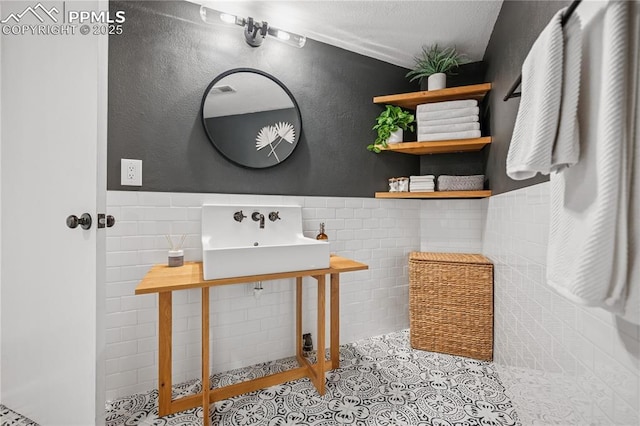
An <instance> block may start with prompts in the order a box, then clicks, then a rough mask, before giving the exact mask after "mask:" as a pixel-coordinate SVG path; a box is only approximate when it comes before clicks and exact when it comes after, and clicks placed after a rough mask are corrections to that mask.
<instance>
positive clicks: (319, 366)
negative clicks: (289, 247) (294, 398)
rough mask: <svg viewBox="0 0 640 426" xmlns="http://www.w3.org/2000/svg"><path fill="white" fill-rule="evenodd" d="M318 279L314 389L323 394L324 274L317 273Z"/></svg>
mask: <svg viewBox="0 0 640 426" xmlns="http://www.w3.org/2000/svg"><path fill="white" fill-rule="evenodd" d="M316 279H317V280H318V350H317V352H316V354H317V358H318V359H317V361H316V389H317V390H318V393H319V394H320V395H324V364H325V359H324V349H325V342H324V334H325V327H326V324H325V317H324V316H325V276H324V275H319V276H317V277H316Z"/></svg>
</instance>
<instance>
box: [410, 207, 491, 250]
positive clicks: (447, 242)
mask: <svg viewBox="0 0 640 426" xmlns="http://www.w3.org/2000/svg"><path fill="white" fill-rule="evenodd" d="M483 213H484V208H483V204H482V200H463V199H461V200H424V201H422V205H421V209H420V236H421V238H420V250H421V251H433V252H453V253H480V252H481V250H482V229H483V224H484V222H483V219H484V215H483Z"/></svg>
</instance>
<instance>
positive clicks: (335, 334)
mask: <svg viewBox="0 0 640 426" xmlns="http://www.w3.org/2000/svg"><path fill="white" fill-rule="evenodd" d="M329 346H330V348H331V349H330V350H331V368H332V369H334V368H340V274H331V340H330V342H329Z"/></svg>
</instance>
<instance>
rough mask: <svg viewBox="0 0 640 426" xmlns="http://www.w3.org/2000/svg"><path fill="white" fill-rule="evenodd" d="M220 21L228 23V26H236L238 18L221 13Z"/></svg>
mask: <svg viewBox="0 0 640 426" xmlns="http://www.w3.org/2000/svg"><path fill="white" fill-rule="evenodd" d="M220 20H222V21H224V22H226V23H227V24H235V23H236V17H235V16H234V15H229V14H228V13H221V14H220Z"/></svg>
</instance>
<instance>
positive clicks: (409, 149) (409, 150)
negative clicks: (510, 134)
mask: <svg viewBox="0 0 640 426" xmlns="http://www.w3.org/2000/svg"><path fill="white" fill-rule="evenodd" d="M491 141H492V139H491V137H490V136H487V137H483V138H475V139H457V140H448V141H430V142H402V143H391V144H389V146H387V147H386V148H381V149H382V151H393V152H402V153H404V154H413V155H424V154H445V153H450V152H471V151H480V150H481V149H482V148H484V147H485V146H487V145H488V144H490V143H491Z"/></svg>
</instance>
